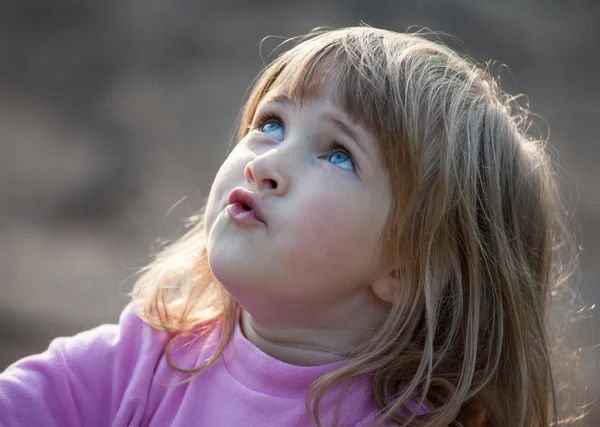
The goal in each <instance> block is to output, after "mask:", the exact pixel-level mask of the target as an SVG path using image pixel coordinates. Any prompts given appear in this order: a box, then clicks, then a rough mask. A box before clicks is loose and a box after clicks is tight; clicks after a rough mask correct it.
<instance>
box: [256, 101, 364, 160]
mask: <svg viewBox="0 0 600 427" xmlns="http://www.w3.org/2000/svg"><path fill="white" fill-rule="evenodd" d="M269 120H277V121H279V122H281V123H282V124H283V119H282V118H281V116H279V114H277V113H273V112H270V111H261V112H259V113H257V116H256V117H255V118H254V120H253V121H252V124H251V125H250V126H249V128H250V130H258V131H260V129H261V128H262V127H263V126H264V125H265V124H266V123H267V122H268V121H269ZM327 149H328V150H329V151H330V152H331V151H335V150H342V151H344V152H346V154H348V157H350V162H351V163H352V166H353V167H354V168H355V170H356V171H359V168H358V165H357V164H356V161H355V160H354V155H353V154H352V152H351V151H350V150H349V149H348V148H346V146H345V145H344V144H342V143H341V142H339V141H336V140H331V141H329V143H328V146H327Z"/></svg>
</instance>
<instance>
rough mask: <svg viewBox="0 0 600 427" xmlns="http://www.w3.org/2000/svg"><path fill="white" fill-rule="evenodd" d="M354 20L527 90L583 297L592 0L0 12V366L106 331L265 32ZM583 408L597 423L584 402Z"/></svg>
mask: <svg viewBox="0 0 600 427" xmlns="http://www.w3.org/2000/svg"><path fill="white" fill-rule="evenodd" d="M361 21H362V22H365V23H367V24H370V25H372V26H375V27H384V28H387V29H392V30H397V31H406V30H407V29H409V27H411V26H417V27H428V28H430V29H432V30H435V31H441V32H445V33H448V34H450V35H452V36H455V37H456V38H457V39H458V40H460V41H457V40H454V39H451V38H449V37H445V38H443V40H445V41H446V42H448V43H450V44H451V45H453V47H455V48H459V49H462V50H463V52H466V53H468V54H469V55H470V56H472V57H473V58H475V59H476V60H478V61H480V62H485V61H488V60H490V59H494V60H497V61H499V63H502V64H506V65H507V66H508V69H507V68H504V69H502V70H501V71H500V76H501V81H502V86H503V88H504V89H506V90H508V91H509V92H511V93H522V92H523V93H526V94H527V95H528V98H529V103H530V106H531V109H532V111H534V112H535V113H537V114H539V115H540V116H542V117H543V118H544V119H545V121H546V122H547V125H546V124H544V122H543V121H541V122H540V123H541V126H540V129H541V133H542V134H543V135H547V134H548V129H547V126H549V128H550V130H551V132H550V141H551V144H552V146H553V147H555V148H556V149H557V151H558V152H559V153H560V160H561V161H562V162H563V164H564V165H565V166H566V172H565V176H567V175H570V177H571V184H569V185H571V187H570V189H571V193H572V194H574V195H575V196H574V197H575V198H576V199H577V214H578V216H579V219H580V222H581V234H582V244H583V248H584V250H583V253H582V256H581V258H580V260H581V274H580V276H581V277H580V278H579V286H580V289H581V292H582V295H583V298H584V301H585V302H586V303H587V304H590V305H591V304H594V303H595V302H597V301H598V300H599V297H600V287H599V285H598V283H599V279H598V278H599V277H600V262H598V258H599V255H600V190H599V188H600V167H599V162H600V144H599V143H598V138H597V129H598V120H599V117H600V102H599V101H598V100H599V98H600V90H599V89H600V83H598V69H599V68H600V55H598V53H599V52H600V3H598V2H597V1H596V0H571V1H568V2H567V1H560V0H552V1H550V0H529V1H520V0H504V1H502V2H498V1H491V0H490V1H482V0H453V1H448V0H420V1H414V2H401V1H389V0H370V1H364V0H363V1H358V0H348V1H341V0H339V1H335V0H330V1H317V0H304V1H302V2H292V1H289V2H284V1H278V2H272V1H268V0H253V1H248V0H245V1H244V0H221V1H219V2H209V1H201V0H196V1H189V0H170V1H161V0H104V1H80V0H53V1H51V2H50V1H45V0H20V1H18V2H17V1H9V0H0V200H1V202H0V277H1V282H0V371H1V370H3V369H4V368H5V367H6V366H7V365H8V364H10V363H11V362H13V361H15V360H16V359H18V358H21V357H23V356H25V355H28V354H31V353H34V352H39V351H42V350H44V349H45V348H46V347H47V346H48V343H49V341H50V340H51V339H52V338H53V337H56V336H59V335H71V334H73V333H76V332H78V331H81V330H84V329H88V328H91V327H93V326H95V325H98V324H100V323H103V322H116V321H117V320H118V315H119V313H120V311H121V310H122V308H123V307H124V306H125V304H126V303H127V301H128V299H127V297H126V293H127V292H128V291H129V290H130V288H131V285H132V283H133V280H134V277H133V274H134V272H135V270H136V269H137V268H138V267H140V266H142V265H144V264H145V263H146V262H148V261H149V259H150V258H149V254H150V253H152V250H153V248H155V247H156V246H157V245H156V243H157V241H158V239H160V241H162V240H164V239H170V238H174V237H175V236H177V235H178V233H180V232H181V231H182V230H183V225H182V224H183V219H185V218H186V217H187V216H189V215H191V214H192V213H193V212H194V211H195V210H196V209H197V208H199V207H200V206H201V205H202V203H203V201H204V198H205V197H206V196H207V195H208V189H209V187H210V184H211V181H212V178H213V176H214V174H215V173H216V171H217V169H218V167H219V165H220V163H221V162H222V161H223V159H224V157H225V155H226V153H227V148H228V144H229V142H230V140H231V135H232V129H233V127H234V124H235V120H236V117H237V114H238V111H239V107H240V106H241V105H242V103H243V101H244V98H245V95H246V90H247V88H248V87H249V85H250V84H251V82H252V79H253V78H254V77H255V75H256V74H257V72H258V71H259V69H260V68H261V66H262V60H261V52H260V49H259V45H260V43H261V40H262V39H263V38H264V37H265V36H269V35H277V36H283V37H290V36H295V35H299V34H303V33H306V32H308V31H310V30H311V29H312V28H314V27H317V26H331V27H343V26H350V25H357V24H359V23H360V22H361ZM279 41H280V40H279V39H273V38H272V39H269V40H267V41H266V42H265V44H264V46H263V49H262V55H263V56H267V55H268V53H269V52H270V51H271V50H272V49H273V48H274V47H275V46H276V44H277V43H279ZM463 45H464V46H463ZM599 324H600V322H599V321H598V319H595V320H592V321H587V322H583V323H582V324H581V325H578V327H577V328H576V329H575V330H576V331H577V340H578V342H579V343H580V345H581V346H582V347H583V353H582V356H583V361H584V364H583V367H582V369H583V370H584V375H585V376H586V377H588V378H590V386H591V388H590V391H589V394H588V397H587V400H588V401H592V400H594V399H596V397H597V396H598V394H599V393H600V387H598V386H596V385H595V384H596V383H600V382H599V381H596V379H597V378H598V377H599V375H600V374H599V372H598V371H596V370H595V368H594V367H595V362H596V361H597V360H600V358H599V357H598V356H597V355H596V356H594V353H593V351H592V350H591V347H592V345H593V344H594V343H595V342H598V339H597V338H594V334H593V332H594V331H593V330H594V327H597V326H598V325H599ZM594 325H595V326H594ZM598 379H600V378H598ZM590 410H591V412H592V414H591V416H590V417H589V419H588V425H590V426H596V425H600V422H599V421H600V416H599V415H600V406H598V405H596V404H593V405H592V406H591V408H590Z"/></svg>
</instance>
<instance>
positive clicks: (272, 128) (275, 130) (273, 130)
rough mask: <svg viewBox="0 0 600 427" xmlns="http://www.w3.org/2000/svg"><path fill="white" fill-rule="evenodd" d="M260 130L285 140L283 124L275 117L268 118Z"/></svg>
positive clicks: (279, 139)
mask: <svg viewBox="0 0 600 427" xmlns="http://www.w3.org/2000/svg"><path fill="white" fill-rule="evenodd" d="M260 131H261V132H262V133H266V134H269V135H271V136H272V137H273V138H275V139H277V140H278V141H283V136H284V135H283V134H284V129H283V124H282V123H281V122H280V121H279V120H275V119H269V120H267V121H266V122H264V123H263V125H262V126H261V127H260Z"/></svg>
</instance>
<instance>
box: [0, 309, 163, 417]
mask: <svg viewBox="0 0 600 427" xmlns="http://www.w3.org/2000/svg"><path fill="white" fill-rule="evenodd" d="M168 339H169V336H168V334H167V333H165V332H161V331H157V330H155V329H153V328H151V327H150V326H149V325H147V324H146V323H144V322H143V321H142V320H141V319H140V317H139V316H138V315H137V314H136V310H135V304H134V303H130V304H129V305H128V306H127V307H126V308H125V309H124V310H123V312H122V313H121V316H120V319H119V323H118V324H105V325H101V326H98V327H96V328H94V329H91V330H88V331H85V332H81V333H79V334H76V335H74V336H71V337H61V338H56V339H55V340H53V341H52V342H51V343H50V346H49V347H48V349H47V350H46V351H45V352H43V353H41V354H37V355H33V356H29V357H26V358H24V359H21V360H19V361H17V362H15V363H13V364H12V365H10V366H9V367H8V368H7V369H6V370H5V371H4V372H3V373H1V374H0V425H2V426H5V425H6V426H11V425H79V424H81V423H82V424H84V425H90V426H94V425H98V426H100V425H110V424H111V423H112V422H114V421H115V420H116V419H117V418H119V417H127V416H132V415H133V413H132V411H133V412H135V411H134V410H133V408H134V407H136V406H138V404H139V403H141V402H139V400H143V398H144V397H143V396H144V393H145V390H147V389H148V387H149V384H150V381H151V378H152V372H153V370H154V369H155V367H156V365H157V363H158V362H159V360H160V358H161V357H162V353H163V350H164V347H165V345H166V343H167V342H168ZM120 402H124V403H125V404H121V403H120ZM33 408H37V409H35V410H34V409H33ZM43 420H53V421H52V422H51V423H50V424H47V423H46V424H45V423H44V421H43ZM125 424H127V423H125Z"/></svg>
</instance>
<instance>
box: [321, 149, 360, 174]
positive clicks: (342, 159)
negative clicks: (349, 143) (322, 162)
mask: <svg viewBox="0 0 600 427" xmlns="http://www.w3.org/2000/svg"><path fill="white" fill-rule="evenodd" d="M327 160H328V161H330V162H331V163H332V164H334V165H335V166H337V167H339V168H342V169H344V170H347V171H350V172H354V162H353V161H352V157H350V155H349V154H348V153H346V151H345V150H340V149H337V150H335V151H333V152H331V153H330V154H329V155H328V156H327Z"/></svg>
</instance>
